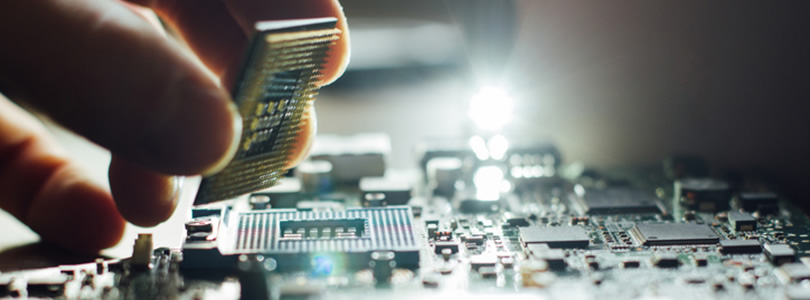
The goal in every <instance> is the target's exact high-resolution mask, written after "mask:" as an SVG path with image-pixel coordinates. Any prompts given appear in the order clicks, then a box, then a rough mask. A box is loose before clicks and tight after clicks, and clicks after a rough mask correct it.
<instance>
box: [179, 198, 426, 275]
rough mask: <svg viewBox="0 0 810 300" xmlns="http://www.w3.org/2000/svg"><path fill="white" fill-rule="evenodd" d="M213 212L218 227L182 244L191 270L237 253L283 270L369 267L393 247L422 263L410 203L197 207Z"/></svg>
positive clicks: (399, 259)
mask: <svg viewBox="0 0 810 300" xmlns="http://www.w3.org/2000/svg"><path fill="white" fill-rule="evenodd" d="M206 211H208V212H206ZM211 214H214V215H216V216H217V218H218V219H219V220H221V221H220V222H219V224H218V226H215V228H217V229H215V230H213V231H212V232H206V234H208V235H207V237H205V238H204V239H196V238H195V239H192V235H191V234H189V235H188V237H189V238H187V239H186V242H185V244H184V245H183V257H184V261H183V263H184V267H185V268H187V269H206V268H207V269H213V268H219V269H222V268H233V267H235V263H236V258H237V257H238V256H239V255H243V254H248V255H262V256H264V257H270V258H273V259H275V260H276V262H277V264H278V268H279V269H283V270H301V269H303V270H306V269H310V268H312V267H313V266H314V265H315V264H324V263H329V264H331V265H332V266H333V267H334V268H340V269H358V268H366V267H368V262H369V259H370V258H371V253H372V252H375V251H391V252H393V253H394V255H395V259H394V260H395V261H396V263H397V266H398V267H402V268H416V267H418V265H419V248H418V246H417V242H416V234H415V233H414V228H413V226H414V222H413V215H412V213H411V209H410V207H408V206H388V207H384V208H355V209H346V210H343V211H300V210H294V209H270V210H255V211H240V212H237V211H229V210H228V209H227V208H224V209H223V210H222V211H220V212H211V211H210V210H208V209H206V208H196V209H195V212H194V215H195V217H204V218H211V217H212V216H211ZM193 221H194V220H192V222H193ZM195 234H197V233H195Z"/></svg>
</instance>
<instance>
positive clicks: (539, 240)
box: [519, 226, 591, 248]
mask: <svg viewBox="0 0 810 300" xmlns="http://www.w3.org/2000/svg"><path fill="white" fill-rule="evenodd" d="M519 230H520V241H521V242H523V244H524V245H526V244H547V245H548V246H549V247H550V248H588V245H590V240H591V238H590V237H589V236H588V232H587V231H585V229H584V228H582V227H579V226H566V227H539V226H532V227H520V229H519Z"/></svg>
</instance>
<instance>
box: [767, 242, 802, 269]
mask: <svg viewBox="0 0 810 300" xmlns="http://www.w3.org/2000/svg"><path fill="white" fill-rule="evenodd" d="M765 256H767V257H768V260H770V261H771V263H773V264H774V265H777V266H779V265H783V264H786V263H792V262H794V261H796V251H795V250H793V248H791V247H790V246H789V245H787V244H765Z"/></svg>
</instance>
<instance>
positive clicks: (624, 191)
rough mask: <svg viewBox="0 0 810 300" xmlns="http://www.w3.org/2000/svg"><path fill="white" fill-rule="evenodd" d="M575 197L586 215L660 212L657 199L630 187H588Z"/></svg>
mask: <svg viewBox="0 0 810 300" xmlns="http://www.w3.org/2000/svg"><path fill="white" fill-rule="evenodd" d="M575 199H576V201H577V202H579V205H580V206H582V209H583V211H584V213H585V214H588V215H604V214H645V213H650V214H654V213H660V212H661V206H660V203H659V201H658V199H656V198H655V197H653V196H652V195H649V194H647V193H644V192H642V191H639V190H635V189H630V188H608V189H602V190H600V189H588V190H585V193H584V194H582V195H581V196H579V195H577V196H575Z"/></svg>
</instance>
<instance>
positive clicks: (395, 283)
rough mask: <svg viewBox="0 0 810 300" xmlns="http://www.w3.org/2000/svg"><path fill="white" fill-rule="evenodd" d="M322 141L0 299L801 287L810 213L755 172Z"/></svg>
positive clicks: (726, 291)
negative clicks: (171, 222)
mask: <svg viewBox="0 0 810 300" xmlns="http://www.w3.org/2000/svg"><path fill="white" fill-rule="evenodd" d="M323 141H325V142H323V143H321V144H320V145H322V146H328V147H325V148H324V147H321V148H316V149H315V150H314V153H313V155H312V158H311V160H308V161H305V162H303V163H302V164H301V165H300V166H298V167H297V168H296V169H295V170H293V171H291V172H289V173H288V174H286V176H285V177H283V178H281V179H280V181H279V184H278V185H276V186H274V187H271V188H268V189H264V190H261V191H258V192H254V193H250V194H248V195H244V196H241V197H236V198H232V199H228V200H225V201H221V202H216V203H205V204H199V205H195V206H194V207H193V208H192V219H190V220H188V222H187V223H186V224H185V231H186V234H185V237H184V240H185V242H184V243H183V246H182V247H181V248H177V249H171V248H157V249H155V248H153V247H152V242H151V236H150V235H149V234H142V235H141V236H139V238H138V239H137V240H136V241H135V243H134V247H133V255H132V257H131V258H127V259H116V260H104V259H99V260H98V261H96V262H95V263H88V264H80V265H64V266H59V267H55V268H48V269H40V270H26V271H17V272H10V273H2V274H0V296H3V297H44V298H109V299H118V298H130V299H143V298H150V299H153V298H183V299H233V298H245V299H350V298H352V299H353V298H385V299H415V298H441V297H464V298H470V299H473V298H489V297H505V296H508V297H518V298H521V297H522V298H541V299H542V298H552V299H553V298H560V299H600V298H606V299H652V298H656V299H670V298H671V299H674V298H676V297H686V298H693V299H709V298H712V299H714V298H720V299H807V298H808V297H810V287H808V286H807V284H808V282H810V281H808V280H810V267H808V264H810V260H809V259H808V258H807V255H808V253H810V248H808V244H810V236H808V234H810V228H808V219H807V217H806V216H805V215H804V214H801V213H799V210H798V209H796V207H795V206H793V205H792V204H790V203H789V202H787V201H786V200H785V199H783V198H782V197H780V196H779V194H778V193H776V191H777V190H776V189H775V187H774V186H773V185H771V183H769V182H767V181H765V180H764V179H763V178H762V177H759V176H753V175H751V176H749V174H737V175H735V176H713V174H712V173H711V172H710V171H709V170H710V169H711V168H710V167H709V164H708V163H706V162H704V161H702V160H701V159H699V158H696V157H692V156H673V157H669V158H667V159H665V160H664V162H663V163H662V164H661V165H657V166H646V167H633V168H613V169H592V168H587V167H585V166H582V165H578V164H576V163H573V164H561V163H560V162H561V161H562V157H561V156H560V154H559V152H558V151H557V149H556V148H555V147H554V146H553V145H551V144H548V143H539V142H533V141H520V140H517V139H515V140H513V141H514V142H512V143H511V145H514V147H510V148H509V149H507V150H506V151H504V152H503V153H501V154H496V155H489V156H488V157H486V158H485V159H481V158H482V157H481V155H480V153H475V151H473V150H472V149H471V148H470V147H469V143H468V142H464V141H463V140H459V141H458V142H457V143H454V142H453V139H443V140H440V141H425V142H424V143H423V145H420V147H419V149H420V157H421V158H422V159H421V160H420V161H419V162H418V163H417V164H416V165H418V167H416V168H414V169H412V170H396V169H392V168H387V167H386V166H387V164H386V160H387V156H388V154H387V153H386V147H379V145H384V144H385V143H387V142H389V140H388V137H386V136H385V135H373V134H372V135H358V136H348V137H346V136H344V137H336V136H324V137H323ZM360 145H365V146H360ZM335 149H339V150H335ZM490 154H495V153H490Z"/></svg>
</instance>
